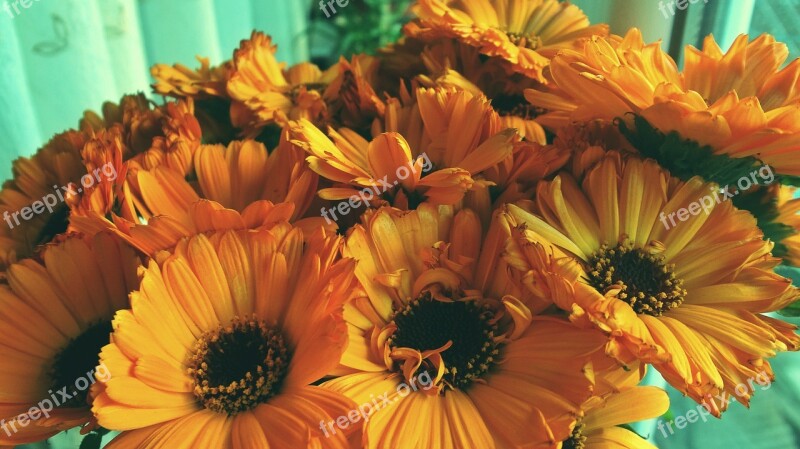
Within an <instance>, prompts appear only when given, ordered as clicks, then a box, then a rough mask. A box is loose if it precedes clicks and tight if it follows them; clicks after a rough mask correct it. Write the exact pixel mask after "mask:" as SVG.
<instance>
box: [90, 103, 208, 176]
mask: <svg viewBox="0 0 800 449" xmlns="http://www.w3.org/2000/svg"><path fill="white" fill-rule="evenodd" d="M194 114H195V109H194V101H193V100H192V99H191V98H189V99H186V100H179V101H176V102H168V103H166V104H165V105H164V106H163V107H156V106H155V105H153V104H152V103H150V102H149V101H148V100H147V99H146V98H145V97H144V95H143V94H139V95H127V96H125V97H123V98H122V100H121V101H120V104H119V105H116V104H114V103H106V104H104V105H103V117H102V118H101V117H100V116H99V115H97V114H95V113H94V112H91V111H89V112H87V113H86V114H85V115H84V118H83V120H82V121H81V129H83V130H84V131H85V132H86V133H87V134H88V135H94V134H95V133H98V132H100V131H103V130H111V129H112V128H115V127H118V128H120V130H119V134H120V137H119V140H120V143H121V144H123V145H122V147H121V149H122V151H123V152H122V158H123V160H126V161H127V160H129V159H132V160H134V161H136V163H137V165H140V166H142V167H144V168H147V169H149V168H153V167H155V166H158V165H165V166H167V167H170V168H173V169H175V170H177V171H179V172H181V173H183V174H185V175H188V174H189V173H191V170H192V166H191V162H192V157H193V156H194V152H195V150H197V148H198V147H199V146H200V142H201V140H202V138H203V133H202V130H201V129H200V123H199V122H198V120H197V118H196V117H195V115H194ZM117 168H120V167H117Z"/></svg>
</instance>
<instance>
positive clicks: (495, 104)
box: [419, 39, 546, 144]
mask: <svg viewBox="0 0 800 449" xmlns="http://www.w3.org/2000/svg"><path fill="white" fill-rule="evenodd" d="M422 60H423V61H424V63H425V66H426V68H427V70H428V73H430V76H425V75H423V76H420V77H419V79H420V80H421V81H422V84H423V85H425V86H428V87H433V86H444V87H454V88H458V89H463V90H466V91H469V92H471V93H472V94H473V95H475V96H486V98H488V99H489V100H491V102H492V108H493V109H494V110H495V111H497V113H498V115H500V122H501V123H502V125H501V126H502V127H503V128H515V129H517V130H518V131H519V132H520V135H521V136H522V137H524V138H526V139H528V140H530V141H533V142H537V143H540V144H544V143H546V139H545V134H544V129H543V128H542V127H541V125H539V124H538V123H536V120H535V118H536V116H537V115H538V114H539V113H540V112H541V111H540V110H537V108H535V107H534V106H533V105H531V104H530V103H528V101H527V100H526V99H525V97H524V96H523V92H524V90H525V89H526V88H532V87H534V86H535V85H536V84H537V83H536V82H535V81H533V80H532V79H530V78H527V77H525V76H523V75H520V74H516V73H507V71H506V69H505V68H504V67H503V65H502V63H501V62H499V60H498V59H496V58H489V59H486V58H485V57H482V55H481V54H480V52H479V51H478V50H477V49H476V48H473V47H470V46H468V45H464V44H461V43H460V42H458V41H457V40H452V39H447V40H445V39H443V40H439V41H434V42H433V43H431V44H429V45H427V46H426V47H425V50H424V52H423V53H422Z"/></svg>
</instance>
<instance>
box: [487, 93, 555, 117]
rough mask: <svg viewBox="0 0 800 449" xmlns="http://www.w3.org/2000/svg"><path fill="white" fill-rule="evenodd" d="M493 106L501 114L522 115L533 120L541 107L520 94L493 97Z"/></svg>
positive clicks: (504, 115)
mask: <svg viewBox="0 0 800 449" xmlns="http://www.w3.org/2000/svg"><path fill="white" fill-rule="evenodd" d="M492 108H494V110H495V111H496V112H497V113H498V114H499V115H500V116H501V117H507V116H513V117H520V118H523V119H525V120H531V119H533V118H535V117H536V116H538V115H539V114H540V113H541V112H543V111H542V110H541V109H539V108H537V107H536V106H534V105H532V104H530V103H528V100H526V99H525V97H524V96H523V95H519V94H500V95H495V96H494V97H493V98H492Z"/></svg>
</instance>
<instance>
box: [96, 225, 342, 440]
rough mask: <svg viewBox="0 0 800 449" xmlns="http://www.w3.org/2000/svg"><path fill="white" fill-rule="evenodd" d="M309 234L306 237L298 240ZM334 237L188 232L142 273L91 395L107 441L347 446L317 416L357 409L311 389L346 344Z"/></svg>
mask: <svg viewBox="0 0 800 449" xmlns="http://www.w3.org/2000/svg"><path fill="white" fill-rule="evenodd" d="M304 240H305V242H304ZM339 246H340V239H339V238H338V237H336V236H325V235H323V234H322V233H319V232H318V233H316V234H315V235H312V236H308V235H305V236H304V234H303V232H302V231H301V230H300V229H297V228H292V227H291V226H290V225H288V224H285V223H284V224H283V225H281V226H276V227H275V228H273V229H272V230H271V231H268V230H260V231H240V232H235V231H226V232H218V233H213V234H211V235H209V236H205V235H197V236H194V237H191V238H188V239H184V240H182V241H181V242H180V244H179V245H178V246H177V247H176V248H175V249H174V251H172V252H169V253H168V252H161V253H159V254H158V255H157V256H156V258H155V259H154V260H153V261H151V262H150V264H149V265H148V266H147V268H146V269H145V270H143V277H142V288H141V289H140V290H138V291H135V292H133V293H132V294H131V309H130V310H123V311H120V312H118V313H117V315H116V317H115V318H114V321H113V327H114V333H113V336H112V343H111V344H109V345H107V346H105V347H104V348H103V349H102V352H101V355H100V360H101V363H103V364H105V366H107V367H108V369H109V371H110V372H111V373H113V375H112V377H111V379H110V380H109V381H108V382H107V383H106V384H105V385H104V387H103V388H102V391H101V392H100V393H99V394H98V396H97V398H96V399H95V402H94V407H93V411H94V413H95V415H96V417H97V420H98V422H99V424H100V425H102V426H103V427H105V428H108V429H115V430H121V431H124V432H123V433H122V434H121V435H120V436H118V437H116V438H115V439H114V440H113V441H112V442H111V443H110V445H109V446H107V447H108V448H111V449H115V448H144V447H147V448H154V449H155V448H174V447H177V446H179V445H186V444H189V445H192V446H193V447H201V448H221V447H233V448H245V447H262V448H266V447H272V448H293V449H295V448H296V449H299V448H326V449H333V448H336V449H344V448H346V447H348V446H347V441H346V435H344V434H343V433H339V434H337V435H331V436H330V437H329V438H323V436H322V435H321V434H320V433H319V430H318V428H319V420H321V419H324V420H326V421H327V420H329V419H331V417H338V416H340V415H346V414H347V412H348V411H349V410H351V409H353V408H354V407H355V404H354V403H352V401H349V400H348V399H346V398H345V397H344V396H341V395H339V394H336V393H334V392H331V391H329V390H326V389H323V388H321V387H316V386H311V385H310V384H311V383H313V382H315V381H317V380H319V379H320V378H321V377H323V376H325V375H326V374H327V373H328V372H330V371H331V370H333V369H334V368H335V367H336V364H337V363H338V361H339V358H340V356H341V354H342V352H343V351H344V348H345V346H346V344H347V330H346V327H345V324H344V320H343V318H342V304H343V303H344V302H345V300H347V299H348V297H349V294H350V290H351V289H352V286H351V284H352V283H353V280H354V278H353V263H352V261H347V260H337V253H338V251H339Z"/></svg>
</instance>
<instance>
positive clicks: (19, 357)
mask: <svg viewBox="0 0 800 449" xmlns="http://www.w3.org/2000/svg"><path fill="white" fill-rule="evenodd" d="M411 11H412V13H413V16H414V17H413V19H412V20H411V21H410V22H409V23H407V24H406V25H405V27H404V28H403V34H404V36H403V37H402V38H401V39H400V40H399V41H397V42H395V43H392V44H390V45H389V46H386V47H384V48H382V49H381V50H380V51H379V52H378V53H377V54H376V55H362V54H360V55H355V56H353V57H352V58H350V59H347V58H341V59H339V61H338V63H336V64H334V65H333V66H331V67H327V68H320V67H317V66H316V65H314V64H311V63H307V62H304V63H300V64H297V65H294V66H291V67H289V66H287V65H286V64H284V63H281V62H280V61H278V60H276V57H275V51H276V44H275V43H274V42H273V41H272V40H271V38H270V36H269V35H267V34H264V33H261V32H253V33H252V35H251V36H250V38H249V39H245V40H243V41H242V42H241V45H240V47H239V48H238V49H236V51H235V52H234V54H233V57H232V58H231V59H230V60H229V61H224V62H221V63H219V64H216V65H214V64H211V61H209V60H207V59H203V58H199V63H200V67H199V68H197V69H190V68H187V67H185V66H182V65H174V66H170V65H156V66H155V67H153V69H152V74H153V77H154V78H155V80H156V81H155V84H154V85H153V89H154V91H155V93H157V94H159V95H160V96H163V98H164V100H163V101H162V102H161V103H160V104H156V103H153V102H151V101H149V100H148V99H147V98H146V97H145V96H144V95H143V94H137V95H129V96H125V97H123V98H122V99H121V100H120V102H119V103H118V104H113V103H108V104H106V105H104V106H103V108H102V112H101V113H93V112H87V113H86V114H85V115H84V117H83V118H82V119H81V120H80V122H79V125H78V127H77V128H76V129H73V130H69V131H66V132H64V133H61V134H58V135H56V136H55V137H53V138H52V140H51V141H50V142H49V143H47V144H46V145H45V146H44V147H43V148H41V149H40V150H39V151H38V152H37V153H36V154H35V155H34V156H32V157H30V158H22V159H19V160H17V161H16V162H15V165H14V177H13V179H11V180H9V181H7V182H6V183H5V184H4V186H3V189H2V192H1V193H0V213H2V215H3V220H4V222H5V223H4V224H3V226H0V244H1V245H0V265H2V267H1V268H2V275H1V276H2V284H3V285H2V289H0V301H2V305H1V306H0V317H1V319H0V335H1V336H2V337H1V338H2V339H1V340H0V354H2V356H3V365H2V369H0V395H2V399H1V400H0V415H2V416H0V419H2V421H0V428H1V429H2V430H1V431H0V446H3V445H5V446H9V447H13V446H14V445H18V444H24V443H29V442H35V441H41V440H44V439H46V438H48V437H50V436H52V435H55V434H57V433H59V432H61V431H62V430H65V429H70V428H73V427H78V426H79V427H81V428H82V431H83V433H85V434H86V435H87V437H86V440H85V441H84V445H85V446H84V445H82V446H81V447H82V448H83V447H92V445H94V447H97V446H98V445H99V442H100V439H101V436H102V435H104V434H106V433H107V432H108V431H113V432H114V434H113V435H115V436H114V438H113V440H112V441H111V442H110V443H109V444H108V445H107V446H106V447H108V448H113V449H117V448H142V449H143V448H151V449H154V448H164V449H172V448H176V447H197V448H203V449H205V448H209V449H222V448H227V449H260V448H286V449H301V448H309V449H310V448H326V449H342V448H369V449H389V448H391V449H412V448H425V449H433V448H452V449H468V448H480V449H491V448H497V449H501V448H565V449H566V448H569V449H573V448H589V449H591V448H604V447H610V446H609V445H615V446H614V447H623V446H624V447H629V448H649V447H653V446H652V445H651V443H648V442H647V441H646V440H645V439H644V438H642V437H641V436H639V435H638V434H637V433H635V432H634V431H632V429H631V428H630V427H629V426H627V424H628V423H632V422H637V421H641V420H645V419H649V418H654V417H658V416H660V415H662V414H663V413H665V412H666V411H667V409H668V406H669V405H668V399H667V395H666V393H665V392H664V391H663V390H662V389H660V388H657V387H655V386H640V382H641V380H642V378H643V376H644V374H645V371H646V368H647V367H648V365H649V366H650V367H651V369H655V370H657V371H658V372H659V373H660V374H661V376H663V378H664V379H665V380H666V381H667V382H668V383H669V384H670V385H671V386H672V387H674V388H676V389H677V390H679V391H680V392H682V393H683V394H685V395H688V396H689V397H691V398H692V399H694V400H695V401H697V402H698V404H701V405H702V407H701V408H698V410H701V411H702V412H703V413H707V414H709V415H713V416H715V417H721V415H722V414H723V412H725V409H726V407H727V404H728V402H729V399H730V398H731V397H736V399H737V400H738V401H739V402H742V403H744V404H745V405H747V404H749V401H750V399H751V396H752V394H753V392H754V390H755V389H754V388H750V387H752V386H753V382H754V381H759V382H762V381H771V380H772V379H773V378H774V374H773V371H772V369H771V367H770V362H769V358H770V357H773V356H774V355H776V353H778V352H780V351H794V350H797V349H798V347H799V345H800V338H798V335H797V334H796V333H795V327H794V326H793V325H791V324H789V323H787V322H785V321H782V320H780V319H779V318H777V317H776V316H775V315H774V314H772V315H767V313H769V312H774V311H784V313H787V314H791V313H792V312H793V309H792V304H793V303H795V301H797V299H798V296H800V292H799V291H798V290H797V289H796V288H794V287H793V286H792V283H791V281H790V280H789V279H787V278H785V277H783V276H780V275H779V274H776V271H775V269H776V267H778V266H779V265H780V264H781V263H783V264H786V265H798V263H800V234H798V227H800V216H798V214H797V212H798V210H800V202H799V201H800V200H797V199H793V196H794V194H793V187H791V186H792V185H795V184H797V183H798V180H800V178H798V175H800V158H798V157H797V151H798V148H800V125H799V124H800V81H799V80H800V63H798V61H793V62H792V63H790V64H789V65H787V66H786V67H784V68H781V67H782V65H783V63H784V61H785V59H786V58H787V55H788V52H787V48H786V46H785V45H784V44H782V43H778V42H776V41H775V39H774V38H772V37H771V36H768V35H763V36H760V37H758V38H756V39H754V40H751V39H750V38H749V37H748V36H745V35H743V36H740V37H739V38H738V39H736V41H735V42H734V43H733V45H732V47H731V48H730V50H728V51H727V52H723V51H722V50H721V49H720V48H719V46H718V45H717V44H716V43H715V41H714V39H713V38H712V37H708V38H707V39H706V40H705V42H704V45H703V48H702V49H696V48H693V47H688V48H686V50H685V55H684V58H685V66H684V68H683V70H682V71H681V70H679V69H678V66H677V65H676V63H675V62H674V61H673V59H671V58H670V57H669V56H668V55H667V54H666V53H665V52H664V51H662V49H661V46H660V43H659V42H655V43H645V42H644V41H643V38H642V36H641V34H640V32H639V31H638V30H637V29H631V30H629V31H628V32H627V33H626V34H625V35H624V36H617V35H613V34H610V32H609V29H608V26H607V25H605V24H595V25H592V24H590V23H589V20H588V19H587V17H586V16H585V15H584V13H583V12H582V11H581V10H580V9H579V8H578V7H576V6H574V5H571V4H569V3H566V2H564V3H562V2H559V1H557V0H537V1H528V2H507V1H502V0H481V1H475V2H472V1H469V2H466V1H449V0H418V1H417V2H416V3H414V4H413V5H412V9H411Z"/></svg>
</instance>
